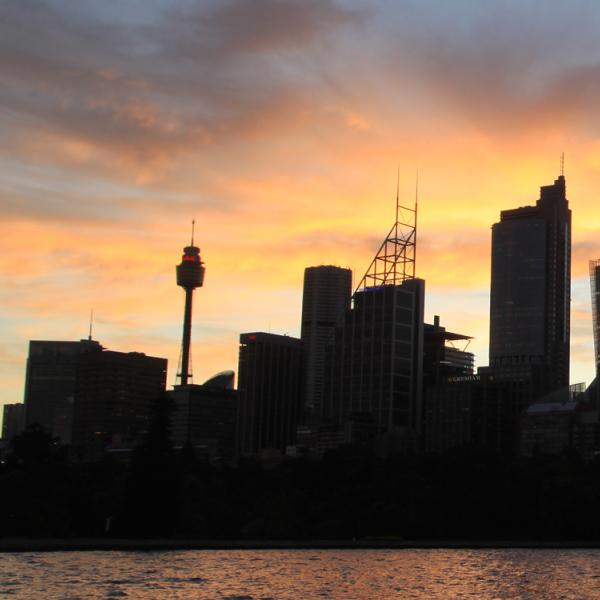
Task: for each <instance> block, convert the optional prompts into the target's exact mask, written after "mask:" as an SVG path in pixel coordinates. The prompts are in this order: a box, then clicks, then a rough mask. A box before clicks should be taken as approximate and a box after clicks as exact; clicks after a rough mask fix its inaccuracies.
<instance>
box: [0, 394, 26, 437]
mask: <svg viewBox="0 0 600 600" xmlns="http://www.w3.org/2000/svg"><path fill="white" fill-rule="evenodd" d="M24 429H25V405H24V404H23V403H15V404H5V405H4V409H3V413H2V439H3V440H5V441H7V442H10V440H12V439H13V438H14V437H15V436H16V435H19V434H20V433H22V432H23V430H24Z"/></svg>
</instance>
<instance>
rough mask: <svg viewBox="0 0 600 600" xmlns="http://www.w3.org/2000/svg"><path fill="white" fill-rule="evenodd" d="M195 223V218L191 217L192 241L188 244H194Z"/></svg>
mask: <svg viewBox="0 0 600 600" xmlns="http://www.w3.org/2000/svg"><path fill="white" fill-rule="evenodd" d="M195 225H196V219H192V241H191V243H190V246H193V245H194V227H195Z"/></svg>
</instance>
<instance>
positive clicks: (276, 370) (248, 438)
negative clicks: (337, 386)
mask: <svg viewBox="0 0 600 600" xmlns="http://www.w3.org/2000/svg"><path fill="white" fill-rule="evenodd" d="M303 361H304V357H303V349H302V341H301V340H299V339H297V338H293V337H289V336H287V335H275V334H272V333H262V332H255V333H243V334H241V335H240V353H239V369H238V416H237V451H238V454H239V455H242V456H250V455H256V454H259V453H261V452H263V453H264V452H267V451H273V452H275V453H278V454H282V453H284V452H285V451H286V448H287V447H288V446H289V445H292V444H294V442H295V436H296V428H297V426H298V422H299V419H300V415H301V411H302V404H303V398H304V393H303V382H304V372H303Z"/></svg>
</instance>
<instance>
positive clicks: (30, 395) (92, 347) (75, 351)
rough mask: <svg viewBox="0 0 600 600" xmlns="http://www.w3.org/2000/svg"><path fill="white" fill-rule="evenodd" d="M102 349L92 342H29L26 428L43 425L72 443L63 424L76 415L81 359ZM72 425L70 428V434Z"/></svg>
mask: <svg viewBox="0 0 600 600" xmlns="http://www.w3.org/2000/svg"><path fill="white" fill-rule="evenodd" d="M101 351H102V346H101V345H100V344H99V343H98V342H96V341H94V340H92V339H87V340H80V341H79V342H61V341H39V340H32V341H31V342H29V357H28V358H27V371H26V373H25V421H26V425H34V424H37V425H40V426H41V427H42V428H43V429H44V430H46V431H47V432H48V433H50V434H52V435H53V436H57V437H60V438H61V440H62V441H63V442H65V443H68V442H69V441H70V439H68V435H67V436H65V434H64V431H65V427H64V424H63V423H62V421H64V420H65V418H66V420H69V418H68V417H65V415H70V414H72V410H73V397H74V394H75V380H76V371H77V364H78V360H79V358H80V357H81V356H82V355H84V354H88V353H100V352H101ZM70 427H71V423H70V422H69V423H68V424H67V425H66V430H68V431H70Z"/></svg>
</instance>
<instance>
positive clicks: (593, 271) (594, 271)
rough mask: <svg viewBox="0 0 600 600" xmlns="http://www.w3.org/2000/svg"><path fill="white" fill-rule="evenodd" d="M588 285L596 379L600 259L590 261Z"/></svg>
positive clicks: (599, 367) (599, 348) (599, 358)
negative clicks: (590, 299)
mask: <svg viewBox="0 0 600 600" xmlns="http://www.w3.org/2000/svg"><path fill="white" fill-rule="evenodd" d="M590 283H591V289H592V318H593V326H594V359H595V360H594V362H595V364H596V377H598V375H600V259H598V260H590Z"/></svg>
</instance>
